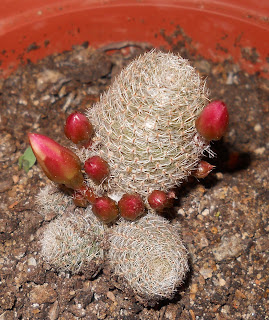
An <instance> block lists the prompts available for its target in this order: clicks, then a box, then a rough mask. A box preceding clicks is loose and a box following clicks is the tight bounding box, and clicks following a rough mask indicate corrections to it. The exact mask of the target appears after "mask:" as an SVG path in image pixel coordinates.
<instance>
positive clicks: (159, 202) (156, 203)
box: [148, 190, 173, 211]
mask: <svg viewBox="0 0 269 320" xmlns="http://www.w3.org/2000/svg"><path fill="white" fill-rule="evenodd" d="M172 200H173V199H171V198H169V197H168V195H167V194H166V193H165V192H164V191H161V190H154V191H152V193H151V194H150V195H149V196H148V202H149V205H150V206H151V208H152V209H154V210H156V211H162V210H163V209H164V208H167V207H169V206H170V205H171V204H172Z"/></svg>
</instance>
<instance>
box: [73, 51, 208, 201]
mask: <svg viewBox="0 0 269 320" xmlns="http://www.w3.org/2000/svg"><path fill="white" fill-rule="evenodd" d="M207 103H208V92H207V89H206V86H205V82H204V81H203V80H201V78H200V77H199V75H198V73H197V72H196V71H195V69H194V68H193V67H192V66H191V65H190V64H189V62H188V61H187V60H185V59H183V58H182V57H180V56H179V55H175V54H172V53H163V52H159V51H156V50H152V51H150V52H148V53H145V54H143V55H141V56H140V57H138V58H137V59H135V60H133V61H132V62H131V63H130V64H129V65H128V66H127V67H126V68H125V69H123V70H122V72H121V73H120V74H119V75H118V76H117V77H116V78H115V80H114V82H113V84H112V85H111V87H110V88H109V89H108V91H107V92H105V93H104V94H103V95H102V96H101V98H100V102H98V103H97V104H95V105H94V106H93V107H92V108H90V109H88V111H87V116H88V118H89V120H90V121H91V122H92V124H93V126H94V129H95V137H94V139H93V145H92V146H91V147H90V148H89V149H86V148H82V149H80V150H79V149H78V148H77V149H76V153H77V155H78V156H79V157H80V159H81V160H82V162H85V160H87V158H89V157H90V156H93V155H99V156H100V157H102V158H103V159H104V160H105V161H107V163H108V164H109V166H110V176H109V177H108V178H107V179H106V180H105V181H104V182H103V183H101V184H100V185H98V184H94V183H93V182H92V181H91V180H90V179H88V183H89V185H90V186H91V187H92V188H93V189H94V191H95V192H96V193H97V194H102V193H103V192H104V191H106V192H107V193H108V194H109V195H110V194H113V195H117V194H118V195H119V196H121V195H122V194H123V193H134V192H137V193H139V194H140V195H142V196H143V197H147V196H148V195H149V193H150V192H152V191H153V190H155V189H157V190H163V191H168V190H169V189H171V188H172V187H174V186H175V185H178V184H180V183H181V181H182V180H183V179H185V178H186V177H187V176H188V175H190V174H191V172H192V170H194V169H195V168H196V166H197V164H198V162H199V161H200V158H201V156H202V155H203V154H204V152H205V151H208V152H210V149H209V144H208V142H206V141H205V140H204V139H203V138H202V137H201V136H199V134H198V133H197V131H196V129H195V119H196V118H197V117H198V115H199V114H200V112H201V111H202V110H203V108H204V107H205V105H206V104H207Z"/></svg>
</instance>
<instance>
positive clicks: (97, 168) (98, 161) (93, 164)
mask: <svg viewBox="0 0 269 320" xmlns="http://www.w3.org/2000/svg"><path fill="white" fill-rule="evenodd" d="M84 169H85V171H86V173H87V174H88V176H89V177H90V178H91V179H92V180H93V181H95V182H97V183H101V182H102V181H103V180H104V179H105V178H106V177H107V176H108V175H109V165H108V163H107V162H106V161H105V160H104V159H102V158H101V157H99V156H93V157H91V158H89V159H88V160H86V161H85V164H84Z"/></svg>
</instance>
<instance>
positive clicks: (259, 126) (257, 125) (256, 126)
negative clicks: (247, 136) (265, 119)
mask: <svg viewBox="0 0 269 320" xmlns="http://www.w3.org/2000/svg"><path fill="white" fill-rule="evenodd" d="M254 131H256V132H261V131H262V126H261V125H260V124H259V123H257V124H256V125H255V126H254Z"/></svg>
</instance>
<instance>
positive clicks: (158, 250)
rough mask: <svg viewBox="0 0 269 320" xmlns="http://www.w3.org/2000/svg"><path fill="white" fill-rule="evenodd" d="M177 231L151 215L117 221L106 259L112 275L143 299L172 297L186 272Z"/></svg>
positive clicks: (184, 258) (182, 247) (183, 254)
mask: <svg viewBox="0 0 269 320" xmlns="http://www.w3.org/2000/svg"><path fill="white" fill-rule="evenodd" d="M178 231H179V230H178V228H177V227H176V226H173V225H171V224H170V223H169V221H167V220H166V219H164V218H162V217H160V216H157V215H154V214H151V213H150V214H148V215H146V216H144V217H142V218H141V219H139V220H138V221H135V222H127V221H123V220H122V221H120V222H119V223H118V225H117V226H115V227H114V228H112V229H111V230H110V237H109V240H110V249H109V252H108V259H109V262H110V264H111V267H112V269H113V270H114V272H115V274H117V275H119V276H122V277H123V278H125V279H126V280H127V282H128V283H129V285H130V287H131V288H132V289H133V290H134V291H135V292H136V293H137V294H138V295H139V296H142V297H145V298H146V299H157V300H158V299H162V298H169V297H171V296H172V295H173V294H174V292H175V290H176V289H177V287H178V286H179V285H180V284H181V283H182V281H183V279H184V277H185V275H186V272H187V271H188V270H189V268H188V255H187V251H186V249H185V247H184V245H183V244H182V241H181V240H180V235H179V232H178Z"/></svg>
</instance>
